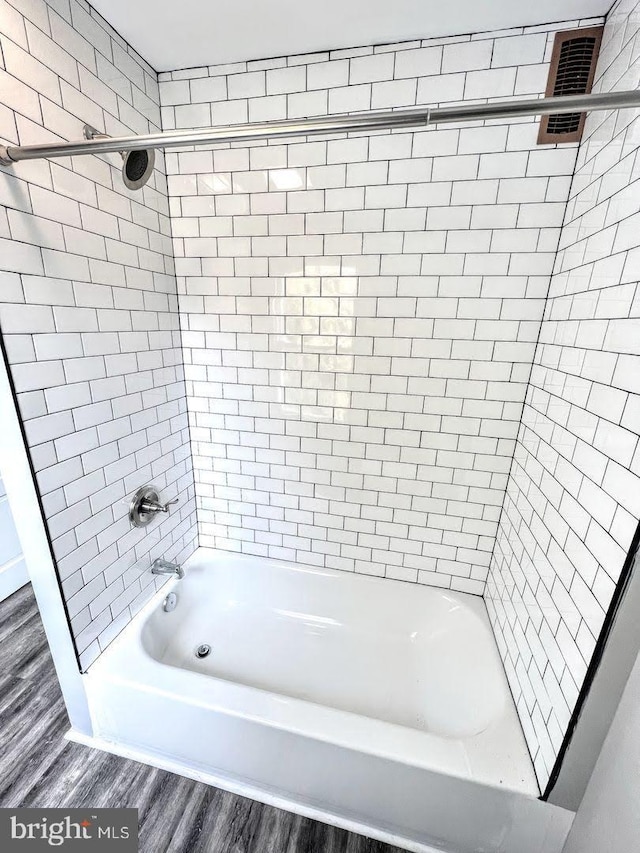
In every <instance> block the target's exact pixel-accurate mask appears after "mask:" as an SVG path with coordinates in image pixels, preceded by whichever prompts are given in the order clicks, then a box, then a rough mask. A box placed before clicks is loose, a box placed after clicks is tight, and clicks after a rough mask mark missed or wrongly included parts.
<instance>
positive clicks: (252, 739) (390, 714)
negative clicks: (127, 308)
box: [85, 548, 570, 853]
mask: <svg viewBox="0 0 640 853" xmlns="http://www.w3.org/2000/svg"><path fill="white" fill-rule="evenodd" d="M185 569H186V577H185V578H184V579H183V580H173V581H171V582H170V583H169V584H167V585H165V586H164V587H163V589H162V590H161V592H160V593H158V595H157V596H156V597H155V598H154V599H153V600H152V601H151V602H150V604H149V605H148V606H147V607H146V608H145V609H144V610H143V611H142V612H141V614H140V615H139V616H138V617H137V618H136V619H135V620H134V621H133V622H132V623H131V624H130V625H129V626H128V627H127V628H126V629H125V631H124V632H123V633H122V634H121V635H120V636H119V637H118V638H117V639H116V640H115V641H114V643H113V644H112V645H111V646H110V647H109V648H108V649H107V651H106V652H105V653H104V654H103V655H102V656H101V657H100V658H99V659H98V660H97V661H96V663H95V664H94V665H93V666H92V667H91V668H90V670H89V672H88V673H87V674H86V675H85V681H86V687H87V693H88V697H89V703H90V708H91V714H92V721H93V726H94V735H95V737H96V739H97V742H99V745H102V746H104V745H105V742H106V743H107V744H108V747H107V748H112V749H113V750H114V751H120V752H122V751H123V750H125V751H127V752H126V754H135V755H136V756H138V757H142V758H143V759H144V760H147V761H149V762H150V763H154V764H158V766H166V767H170V768H171V769H175V770H178V772H182V773H183V774H185V775H190V776H193V777H194V778H199V779H205V780H206V781H209V782H211V783H213V784H216V785H218V786H220V787H224V788H227V789H230V790H233V791H236V792H239V793H243V794H245V795H247V796H251V797H253V798H255V799H259V800H262V801H265V802H270V803H275V804H276V805H279V806H282V807H284V808H289V809H291V810H294V811H298V812H301V813H304V814H308V815H312V816H314V817H318V818H320V819H322V820H326V821H329V822H331V823H335V824H338V825H341V826H346V827H348V828H352V829H356V830H357V831H361V832H365V833H367V834H369V835H373V836H374V837H377V838H381V839H383V840H387V841H391V842H393V843H397V844H400V845H402V846H405V847H408V848H409V849H414V850H429V849H435V848H437V849H446V850H455V851H465V853H466V851H476V850H478V851H479V850H483V851H485V850H486V851H496V853H497V851H505V853H506V851H513V853H516V851H517V853H529V851H531V853H534V852H535V853H539V851H542V850H544V851H545V853H551V851H553V850H556V849H557V850H560V849H561V842H562V839H563V838H564V835H565V833H566V831H567V829H568V825H569V823H570V815H569V813H567V812H564V811H563V810H561V809H556V808H554V807H553V806H550V805H548V804H546V803H542V802H540V801H538V800H537V799H535V797H536V796H537V794H538V789H537V786H536V782H535V777H534V774H533V769H532V766H531V762H530V759H529V756H528V753H527V749H526V745H525V742H524V738H523V735H522V732H521V730H520V726H519V723H518V718H517V715H516V710H515V707H514V705H513V702H512V699H511V696H510V693H509V689H508V686H507V682H506V678H505V675H504V672H503V670H502V664H501V662H500V658H499V655H498V651H497V649H496V647H495V642H494V639H493V635H492V633H491V628H490V626H489V622H488V619H487V616H486V613H485V609H484V603H483V601H482V600H481V599H479V598H476V597H474V596H467V595H462V594H456V593H450V592H448V591H444V590H439V589H434V588H429V587H422V586H416V585H413V584H405V583H402V582H395V581H390V580H381V579H377V578H369V577H362V576H358V577H356V576H353V575H350V574H348V573H344V572H335V571H331V570H325V569H315V568H309V567H302V566H295V565H292V564H288V563H281V562H275V561H271V560H265V559H261V558H260V559H258V558H250V557H240V556H237V555H235V554H231V553H227V552H216V551H213V550H209V549H204V548H201V549H199V550H198V551H197V552H196V554H195V555H194V556H193V557H192V558H191V559H190V560H189V561H188V562H187V564H186V566H185ZM169 591H172V592H175V593H176V594H177V596H178V605H177V607H176V609H175V610H174V611H173V612H170V613H167V612H164V610H163V608H162V602H163V600H164V598H165V596H166V594H167V593H168V592H169ZM203 643H206V644H209V645H210V646H211V649H212V651H211V653H210V655H209V656H208V657H206V658H204V659H198V658H197V657H196V655H195V650H196V648H197V647H198V646H199V645H201V644H203ZM132 750H133V753H132ZM556 843H557V845H558V846H549V844H552V845H553V844H556ZM543 844H544V845H546V846H543Z"/></svg>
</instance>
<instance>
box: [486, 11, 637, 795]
mask: <svg viewBox="0 0 640 853" xmlns="http://www.w3.org/2000/svg"><path fill="white" fill-rule="evenodd" d="M639 34H640V6H639V5H638V3H637V0H623V2H620V3H618V4H617V5H616V6H615V7H614V9H613V10H612V12H611V13H610V14H609V16H608V19H607V26H606V28H605V32H604V39H603V43H602V48H601V52H600V59H599V63H598V71H597V75H596V82H595V84H594V91H601V92H607V91H612V90H614V89H627V88H636V87H637V86H638V81H639V79H640V35H639ZM639 130H640V124H639V121H638V117H637V115H636V114H635V113H634V112H633V111H630V110H625V111H622V112H620V113H618V114H616V113H612V114H610V113H592V114H591V115H589V116H588V117H587V123H586V127H585V133H584V137H583V140H582V142H581V144H580V148H579V152H578V158H577V164H576V171H575V174H574V176H573V179H572V183H571V191H570V194H569V202H568V205H567V209H566V215H565V218H564V224H563V227H562V232H561V237H560V245H559V251H558V255H557V258H556V260H555V266H554V273H553V276H552V278H551V286H550V289H549V295H548V299H547V301H546V306H545V313H544V319H543V323H542V328H541V331H540V339H539V341H538V345H537V347H536V352H535V358H534V363H533V369H532V372H531V379H530V382H529V386H528V389H527V395H526V400H525V406H524V411H523V416H522V423H521V425H520V429H519V433H518V439H517V442H516V449H515V454H514V459H513V466H512V468H511V472H510V475H509V480H508V483H507V490H506V497H505V503H504V510H503V513H502V516H501V519H500V524H499V527H498V536H497V540H496V547H495V550H494V552H493V558H492V561H491V568H490V572H489V582H488V585H487V594H486V598H487V605H488V608H489V613H490V616H491V619H492V622H493V626H494V630H495V632H496V637H497V640H498V644H499V646H500V651H501V653H502V656H503V660H504V662H505V668H506V670H507V674H508V676H509V682H510V684H511V690H512V693H513V696H514V699H515V700H516V703H517V705H518V710H519V713H520V719H521V720H522V723H523V728H524V732H525V735H526V737H527V741H528V743H529V748H530V751H531V754H532V756H533V758H534V763H535V767H536V772H537V774H538V779H539V781H540V783H541V786H543V787H544V785H545V784H546V782H547V780H548V778H549V774H550V772H551V770H552V767H553V764H554V761H555V758H556V756H557V754H558V750H559V748H560V744H561V742H562V738H563V736H564V733H565V731H566V728H567V725H568V723H569V718H570V714H571V712H572V710H573V708H574V705H575V701H576V698H577V696H578V691H579V689H580V687H581V685H582V682H583V679H584V676H585V673H586V670H587V666H588V664H589V661H590V659H591V655H592V653H593V649H594V646H595V642H596V639H597V637H598V634H599V633H600V630H601V628H602V624H603V621H604V617H605V613H606V611H607V608H608V607H609V604H610V602H611V597H612V595H613V590H614V587H615V583H616V581H617V580H618V577H619V575H620V571H621V569H622V566H623V563H624V560H625V556H626V553H627V551H628V549H629V546H630V545H631V540H632V537H633V535H634V532H635V529H636V525H637V523H638V519H639V518H640V497H639V496H640V449H639V446H638V434H639V433H640V396H639V395H640V380H639V377H640V319H638V318H639V317H640V290H639V289H638V278H639V276H640V254H639V251H640V249H639V246H640V159H639V155H638V139H639V138H640V134H639Z"/></svg>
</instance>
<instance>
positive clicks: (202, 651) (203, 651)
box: [196, 643, 211, 658]
mask: <svg viewBox="0 0 640 853" xmlns="http://www.w3.org/2000/svg"><path fill="white" fill-rule="evenodd" d="M210 652H211V646H210V645H209V644H208V643H202V645H200V646H198V648H197V649H196V657H197V658H206V657H207V655H208V654H209V653H210Z"/></svg>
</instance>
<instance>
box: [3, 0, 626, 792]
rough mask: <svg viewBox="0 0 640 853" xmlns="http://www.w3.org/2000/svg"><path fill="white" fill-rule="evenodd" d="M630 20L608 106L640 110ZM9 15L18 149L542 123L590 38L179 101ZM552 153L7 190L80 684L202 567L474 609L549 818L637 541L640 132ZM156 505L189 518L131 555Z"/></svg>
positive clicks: (210, 152)
mask: <svg viewBox="0 0 640 853" xmlns="http://www.w3.org/2000/svg"><path fill="white" fill-rule="evenodd" d="M0 2H1V0H0ZM638 8H639V7H638V5H637V2H636V0H620V2H618V4H617V5H616V6H615V8H614V9H613V10H612V12H611V13H610V15H609V18H608V24H607V29H606V31H605V38H604V41H603V46H602V52H601V58H600V62H599V68H598V74H597V81H596V90H598V89H600V90H602V91H608V90H611V89H615V88H634V87H637V85H638V74H639V65H638V53H639V50H640V44H639V42H638V38H639V36H638V31H639V26H640V19H639V12H638ZM2 9H3V11H2V15H0V45H1V48H2V52H1V55H0V92H1V93H2V95H1V100H2V103H1V104H0V136H1V137H2V139H3V141H7V142H9V143H16V142H18V141H20V142H21V143H23V144H28V143H33V142H41V141H43V140H49V139H58V138H61V139H73V138H79V137H81V135H82V125H83V124H84V123H85V122H89V123H91V124H94V125H96V126H97V127H98V128H100V129H104V130H105V131H106V132H107V133H109V134H121V133H131V132H134V133H146V132H149V131H150V130H153V129H157V128H159V127H162V128H163V129H166V130H168V129H172V128H195V127H204V126H208V125H210V124H217V125H226V124H234V123H240V122H246V121H271V120H279V119H285V118H289V119H295V118H300V117H305V116H321V115H327V114H329V113H338V112H352V111H360V110H369V109H389V108H406V107H411V106H416V105H428V104H452V103H460V102H464V101H466V102H472V101H484V100H487V99H493V98H498V99H501V98H511V97H514V96H515V97H536V96H540V95H542V94H543V93H544V91H545V86H546V77H547V72H548V63H549V59H550V56H551V47H552V43H553V38H554V34H555V32H556V31H558V30H562V29H568V28H573V27H576V26H580V25H585V26H586V25H591V24H594V23H599V21H593V20H587V21H567V22H560V23H554V24H550V25H546V26H537V27H531V28H525V29H518V30H505V31H500V32H499V33H478V34H474V35H472V36H468V35H465V36H460V37H453V38H447V39H432V40H425V41H420V40H416V41H412V42H406V43H403V44H394V45H379V46H376V47H356V48H353V49H349V50H338V51H327V52H324V53H318V54H312V55H306V56H290V57H280V58H277V59H273V60H269V59H266V60H257V61H254V62H248V63H234V64H233V65H225V66H215V65H214V66H210V67H204V68H193V69H186V70H181V71H177V72H173V73H162V74H160V75H156V74H155V72H154V71H153V69H151V68H150V67H149V66H148V65H147V64H146V63H145V62H144V60H143V59H141V58H140V57H139V56H137V55H136V54H135V52H134V51H133V50H131V49H130V48H129V47H128V46H127V44H126V43H125V42H124V41H123V40H122V39H121V38H120V37H119V36H118V34H117V33H115V32H114V31H113V30H112V29H111V28H110V27H109V26H108V24H106V22H105V21H104V20H103V19H102V18H100V16H98V15H97V14H96V13H95V12H94V11H93V10H92V9H91V7H90V6H89V5H88V4H87V3H86V2H85V0H56V2H55V3H53V2H51V3H50V4H48V3H46V2H45V0H30V2H29V3H28V4H25V3H22V2H18V0H5V2H3V3H2ZM537 130H538V124H537V121H536V120H534V119H529V118H527V119H520V120H509V121H506V120H505V121H501V120H496V121H493V122H485V123H483V124H466V125H465V124H461V125H459V126H455V125H443V126H441V127H435V128H429V129H428V130H416V131H413V132H405V131H400V130H398V131H393V132H381V133H373V134H367V135H365V134H360V135H359V134H357V133H354V134H350V135H348V136H331V135H327V136H324V137H314V138H308V139H304V138H303V139H291V140H287V141H277V140H274V141H272V142H269V143H267V142H260V143H255V144H249V145H242V144H238V145H234V146H229V145H218V146H211V147H210V148H208V149H207V148H198V149H197V150H194V149H193V148H191V149H190V148H185V149H183V150H172V151H170V152H168V153H167V155H166V158H165V157H163V155H162V153H161V152H160V151H159V152H157V160H156V170H155V173H154V176H153V179H152V181H151V183H150V184H149V185H147V186H146V187H145V188H144V190H143V191H142V192H139V193H132V192H129V191H127V190H126V189H125V188H124V186H123V184H122V182H121V180H120V176H119V171H120V163H119V157H118V155H107V156H105V157H91V158H89V157H87V158H70V159H60V160H51V161H33V162H25V163H21V164H19V165H16V166H15V167H12V168H10V169H0V205H2V206H0V267H1V268H2V270H3V272H2V273H1V274H0V326H1V328H2V332H3V338H4V342H5V345H6V349H7V353H8V358H9V362H10V367H11V374H12V377H13V381H14V384H15V388H16V391H17V393H18V399H19V405H20V410H21V413H22V417H23V419H24V423H25V429H26V434H27V439H28V442H29V446H30V452H31V457H32V460H33V463H34V466H35V470H36V472H37V479H38V486H39V489H40V492H41V494H42V498H43V504H44V508H45V513H46V516H47V523H48V528H49V533H50V536H51V538H52V541H53V547H54V551H55V555H56V558H57V563H58V571H59V575H60V579H61V582H62V587H63V593H64V596H65V599H66V603H67V607H68V612H69V615H70V618H71V623H72V631H73V634H74V638H75V641H76V645H77V649H78V652H79V656H80V661H81V665H82V667H83V668H86V667H87V666H88V665H89V664H90V663H91V662H92V661H93V660H95V658H96V657H97V656H98V654H100V652H101V651H102V650H104V648H105V647H106V646H107V645H108V643H109V642H110V641H111V640H112V639H113V638H114V637H115V636H116V635H117V634H118V633H119V631H120V630H121V629H122V628H123V627H124V626H125V625H126V624H127V623H128V621H129V620H130V619H131V617H132V616H133V615H134V614H135V612H136V611H137V610H138V609H139V608H140V607H141V606H142V604H143V603H144V602H145V601H146V600H148V598H149V597H150V595H151V594H152V593H153V591H154V590H155V589H156V585H155V584H159V583H160V582H161V581H160V580H157V579H153V578H152V576H151V575H150V573H149V571H148V570H149V566H150V563H151V561H152V560H153V559H154V558H155V557H157V556H165V557H167V558H169V559H178V560H182V559H185V558H186V557H187V556H188V555H189V554H190V553H191V552H192V550H193V549H194V548H195V546H196V544H197V542H198V541H199V542H200V543H201V544H203V545H210V546H214V547H217V548H222V549H226V550H232V551H240V552H244V553H250V554H256V555H264V556H269V557H275V558H282V559H287V560H294V561H297V562H300V563H303V564H305V563H306V564H313V565H319V566H325V567H329V568H335V569H340V570H346V571H353V572H359V573H364V574H374V575H379V576H384V577H387V578H395V579H400V580H403V581H408V582H412V583H424V584H433V585H437V586H442V587H445V588H450V589H454V590H459V591H463V592H470V593H474V594H478V595H483V594H484V595H485V598H486V600H487V605H488V608H489V613H490V616H491V619H492V623H493V626H494V629H495V632H496V639H497V642H498V646H499V649H500V653H501V655H502V658H503V660H504V663H505V669H506V671H507V675H508V677H509V682H510V685H511V689H512V692H513V695H514V699H515V701H516V703H517V706H518V710H519V713H520V717H521V720H522V725H523V729H524V732H525V735H526V738H527V742H528V744H529V747H530V750H531V754H532V757H533V759H534V763H535V767H536V772H537V774H538V779H539V781H540V783H541V785H542V786H544V784H545V783H546V781H547V779H548V776H549V773H550V771H551V768H552V766H553V762H554V760H555V757H556V755H557V752H558V749H559V746H560V743H561V739H562V736H563V734H564V732H565V730H566V726H567V723H568V721H569V716H570V713H571V711H572V709H573V707H574V704H575V701H576V697H577V693H578V689H579V687H580V685H581V683H582V679H583V678H584V674H585V672H586V667H587V664H588V661H589V659H590V656H591V652H592V650H593V647H594V644H595V641H596V638H597V636H598V633H599V631H600V628H601V626H602V621H603V618H604V614H605V611H606V609H607V607H608V604H609V602H610V600H611V595H612V593H613V588H614V585H615V582H616V580H617V578H618V576H619V573H620V569H621V567H622V563H623V560H624V556H625V553H626V550H627V549H628V546H629V543H630V541H631V537H632V535H633V531H634V528H635V525H636V523H637V520H638V518H639V517H640V504H639V503H638V499H637V497H636V496H637V494H640V491H639V490H638V477H639V476H640V455H639V450H638V433H639V432H640V403H639V402H638V401H639V400H640V396H639V395H640V381H639V380H638V378H637V377H638V376H640V369H639V367H640V365H639V364H638V359H639V358H640V349H639V346H638V339H639V338H638V333H639V331H640V329H639V326H638V324H639V323H640V320H638V307H639V304H640V299H639V297H638V289H637V288H638V284H637V282H638V267H639V264H640V259H639V255H638V252H639V249H638V233H639V231H638V229H639V225H640V223H639V217H640V212H639V201H638V200H639V199H640V189H639V186H638V179H639V165H640V160H639V158H638V141H637V140H638V128H637V118H635V117H634V113H632V112H630V111H625V112H623V113H622V112H621V113H612V114H608V113H597V114H593V115H591V116H589V118H588V120H587V125H586V130H585V135H584V139H583V141H582V143H581V144H580V146H578V145H565V146H560V147H555V146H538V145H537V144H536V140H537ZM165 160H166V168H165ZM148 481H152V482H154V483H156V484H157V485H158V486H160V488H161V489H162V491H163V493H164V494H166V496H167V497H173V496H175V495H177V496H179V497H180V504H179V505H178V507H176V508H174V509H173V511H172V513H171V514H170V515H169V516H168V517H167V518H164V519H163V520H162V521H160V522H159V523H156V524H154V526H153V527H151V528H149V529H148V530H147V531H146V532H145V531H143V530H132V529H131V528H130V526H129V522H128V519H127V498H128V497H130V495H131V494H132V493H133V492H134V491H135V489H136V488H137V487H138V486H140V485H142V484H143V483H145V482H148ZM196 516H197V520H196Z"/></svg>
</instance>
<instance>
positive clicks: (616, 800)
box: [563, 657, 640, 853]
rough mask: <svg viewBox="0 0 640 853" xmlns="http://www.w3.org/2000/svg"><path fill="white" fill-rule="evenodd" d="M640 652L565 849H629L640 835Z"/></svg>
mask: <svg viewBox="0 0 640 853" xmlns="http://www.w3.org/2000/svg"><path fill="white" fill-rule="evenodd" d="M639 799H640V657H638V658H637V659H636V663H635V667H634V669H633V671H632V673H631V676H630V677H629V681H628V682H627V686H626V688H625V691H624V693H623V695H622V699H621V700H620V704H619V706H618V710H617V712H616V715H615V717H614V720H613V724H612V726H611V728H610V730H609V734H608V735H607V739H606V740H605V743H604V746H603V748H602V752H601V753H600V756H599V758H598V761H597V763H596V766H595V769H594V771H593V774H592V776H591V779H590V781H589V785H588V786H587V790H586V792H585V795H584V798H583V800H582V803H581V805H580V808H579V809H578V813H577V815H576V818H575V820H574V822H573V826H572V828H571V830H570V832H569V836H568V838H567V841H566V844H565V846H564V848H563V853H602V851H603V850H607V851H609V853H631V851H632V850H637V849H638V839H640V809H638V800H639Z"/></svg>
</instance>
